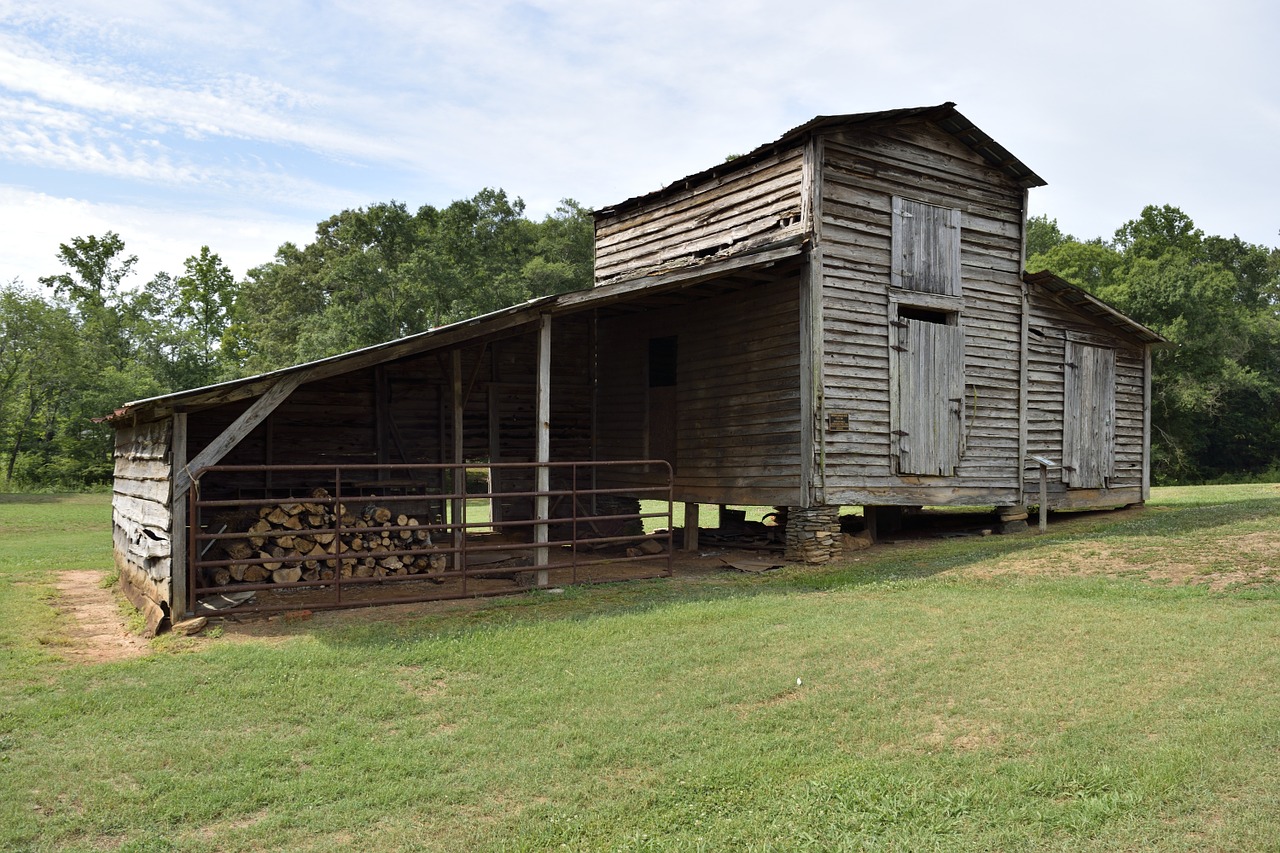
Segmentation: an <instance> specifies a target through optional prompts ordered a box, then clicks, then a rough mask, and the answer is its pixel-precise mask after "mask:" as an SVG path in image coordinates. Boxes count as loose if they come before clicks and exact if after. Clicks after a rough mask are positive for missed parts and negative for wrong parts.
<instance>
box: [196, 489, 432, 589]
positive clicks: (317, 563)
mask: <svg viewBox="0 0 1280 853" xmlns="http://www.w3.org/2000/svg"><path fill="white" fill-rule="evenodd" d="M311 498H312V499H311V500H309V501H285V502H282V503H279V504H272V505H269V506H264V507H262V508H261V509H259V510H258V517H257V520H256V521H254V522H253V523H252V524H249V526H248V528H247V529H246V530H245V531H244V533H245V535H244V536H243V537H242V538H241V537H238V538H234V539H224V540H221V541H222V543H223V550H224V551H225V553H226V559H230V560H236V561H240V560H244V561H250V560H252V561H253V562H234V563H231V564H230V565H228V566H223V567H219V568H217V569H214V570H213V576H212V577H211V578H210V580H211V581H212V582H213V583H214V584H215V585H217V586H225V585H227V584H229V583H232V582H237V583H296V582H297V581H326V580H333V578H334V576H335V574H338V573H340V574H341V577H343V578H352V577H354V578H377V577H388V576H393V575H410V574H424V573H431V572H439V571H442V570H443V569H444V568H445V566H446V565H447V558H446V555H445V554H433V553H427V554H421V553H419V554H396V553H394V552H396V551H425V550H431V549H432V543H431V532H430V531H429V530H424V529H422V528H420V527H419V522H418V519H416V518H413V517H411V516H407V515H404V514H400V515H395V514H393V512H392V511H391V510H390V509H388V508H387V507H385V506H377V505H375V504H368V505H366V506H364V507H363V508H361V509H358V510H357V509H354V508H352V507H349V506H347V505H346V504H343V503H335V502H334V501H333V500H332V499H331V498H330V495H329V493H328V492H327V491H325V490H324V489H316V490H315V491H314V492H312V494H311ZM338 520H340V521H341V528H342V530H341V531H340V532H339V531H337V530H336V529H335V527H336V525H335V521H338Z"/></svg>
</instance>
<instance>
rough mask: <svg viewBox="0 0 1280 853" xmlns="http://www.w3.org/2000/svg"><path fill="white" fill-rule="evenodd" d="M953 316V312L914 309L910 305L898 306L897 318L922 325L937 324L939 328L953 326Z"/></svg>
mask: <svg viewBox="0 0 1280 853" xmlns="http://www.w3.org/2000/svg"><path fill="white" fill-rule="evenodd" d="M955 316H956V315H955V312H954V311H938V310H936V309H933V308H916V307H913V306H911V305H899V306H898V318H899V319H902V320H919V321H920V322H922V323H937V324H938V325H939V326H954V325H955Z"/></svg>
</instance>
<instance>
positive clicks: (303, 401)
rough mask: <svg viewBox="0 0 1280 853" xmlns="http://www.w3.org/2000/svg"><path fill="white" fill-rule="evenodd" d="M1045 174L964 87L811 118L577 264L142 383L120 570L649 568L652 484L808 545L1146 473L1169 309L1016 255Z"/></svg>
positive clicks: (603, 234)
mask: <svg viewBox="0 0 1280 853" xmlns="http://www.w3.org/2000/svg"><path fill="white" fill-rule="evenodd" d="M1042 184H1043V181H1042V180H1041V179H1040V178H1039V177H1038V176H1036V174H1035V173H1034V172H1032V171H1031V170H1030V169H1029V168H1027V167H1026V166H1025V165H1024V164H1023V163H1022V162H1020V161H1019V160H1018V159H1017V158H1015V157H1013V156H1012V155H1011V154H1010V153H1009V152H1008V151H1006V150H1005V149H1004V148H1003V147H1001V146H1000V145H999V144H997V143H996V142H995V141H993V140H992V139H991V138H990V137H989V136H987V135H986V134H984V133H983V132H982V131H980V130H979V129H978V128H977V127H975V126H974V125H973V124H972V123H971V122H969V121H968V120H967V119H966V118H965V117H964V116H962V115H961V114H960V113H959V112H957V111H956V109H955V107H954V105H953V104H950V103H948V104H942V105H939V106H934V107H925V108H916V109H905V110H894V111H889V112H880V113H864V114H857V115H844V116H830V117H820V118H817V119H814V120H813V121H811V122H808V123H807V124H805V125H802V126H800V127H798V128H795V129H794V130H792V131H790V132H788V133H787V134H785V135H784V136H783V137H782V138H780V139H778V140H777V141H775V142H772V143H769V144H767V145H764V146H762V147H760V148H758V149H756V150H755V151H753V152H751V153H750V154H748V155H745V156H743V157H739V158H736V159H734V160H731V161H729V162H726V163H722V164H719V165H717V166H715V167H713V168H711V169H708V170H706V171H704V172H700V173H698V174H695V175H691V176H689V177H687V178H684V179H682V180H680V181H677V182H676V183H673V184H671V185H670V186H668V187H666V188H664V189H662V190H659V191H657V192H654V193H651V194H648V195H645V196H641V197H638V198H633V199H629V200H628V201H625V202H622V203H620V204H617V205H613V206H611V207H608V208H605V209H602V210H600V211H598V212H597V213H596V286H595V287H594V288H592V289H591V290H588V291H582V292H578V293H571V294H565V295H561V296H555V297H547V298H544V299H541V300H535V301H532V302H530V303H527V304H524V305H519V306H515V307H513V308H510V309H506V310H504V311H499V312H496V313H494V314H491V315H487V316H485V317H480V318H476V319H474V320H469V321H466V322H464V323H459V324H455V325H453V326H448V327H444V328H441V329H436V330H432V331H430V332H426V333H423V334H420V335H416V336H413V337H410V338H406V339H403V340H400V341H394V342H390V343H387V344H383V345H381V346H378V347H372V348H369V349H366V350H361V351H358V352H354V353H348V354H345V355H341V356H336V357H334V358H330V359H326V360H324V361H320V362H315V363H312V364H306V365H299V366H296V367H293V368H289V369H287V370H282V371H278V372H276V373H272V374H268V375H265V376H259V377H252V378H249V379H245V380H240V381H237V382H231V383H226V384H224V385H220V386H215V387H212V388H206V389H197V390H195V391H189V392H183V393H179V394H172V395H168V396H166V397H161V398H156V399H152V400H145V401H140V402H136V403H131V404H128V405H126V406H125V407H123V408H122V409H121V410H119V411H118V412H117V413H116V414H115V415H114V416H113V418H112V423H113V424H114V425H115V426H116V428H117V436H118V440H117V457H116V502H115V531H116V558H117V563H118V564H119V566H120V570H121V575H122V577H123V578H125V579H126V581H128V585H130V586H132V588H133V594H134V596H135V599H137V600H138V601H141V602H142V606H144V607H146V608H147V609H148V610H149V611H150V613H151V615H152V621H153V622H154V623H159V622H160V621H161V620H163V619H165V618H168V617H170V615H171V614H172V615H174V616H176V615H177V614H182V613H191V612H195V609H196V607H197V604H198V603H199V601H200V600H203V598H207V597H209V596H211V595H213V594H220V595H227V594H230V593H232V592H235V591H237V590H242V591H246V592H254V591H256V592H262V593H264V595H265V593H266V592H280V591H282V590H299V591H301V593H305V592H309V591H314V590H317V589H324V590H330V591H336V596H335V598H336V599H337V600H336V601H333V602H330V604H331V605H332V606H344V605H350V604H358V603H372V602H373V601H375V600H377V601H383V600H387V598H386V597H385V596H384V597H381V598H379V597H378V596H376V595H375V596H372V597H365V598H361V597H360V595H359V594H358V593H362V592H366V591H368V590H370V589H379V590H381V589H385V588H387V587H388V585H391V584H393V583H396V584H402V586H400V587H398V589H402V590H410V589H416V586H415V585H418V586H420V585H422V584H425V583H432V584H436V585H439V590H438V591H436V592H430V591H428V592H421V591H419V592H416V593H412V594H413V595H421V596H422V597H439V596H440V595H443V594H449V595H474V594H487V593H489V592H495V593H496V592H499V591H504V590H505V589H507V587H503V586H502V584H503V583H511V582H512V581H513V580H514V581H517V582H518V581H521V580H524V581H527V582H529V583H536V584H542V583H547V582H559V580H563V581H564V582H573V581H579V580H584V579H585V580H594V579H605V577H604V576H603V575H602V574H600V573H599V570H600V566H602V565H604V566H606V567H607V566H612V565H615V563H614V560H615V559H619V557H618V556H617V555H616V554H613V555H612V556H602V555H608V554H612V552H610V551H609V550H608V549H609V548H610V547H613V548H615V549H620V550H621V551H622V552H623V553H625V555H626V558H627V559H634V560H636V561H644V560H649V561H650V563H648V564H644V563H643V562H641V563H639V565H641V567H642V568H643V567H644V566H645V565H648V566H650V567H651V568H653V567H656V568H658V569H662V571H657V572H656V573H659V574H661V573H662V572H663V571H669V566H670V562H669V560H670V556H669V555H670V547H671V542H670V541H669V539H668V541H666V542H656V541H655V539H654V537H653V536H652V535H651V534H646V533H645V530H646V529H652V528H653V527H654V526H655V523H658V524H657V526H663V527H665V529H667V530H670V528H671V527H672V524H671V522H672V519H671V518H670V501H671V500H675V501H684V502H686V503H687V504H689V505H695V504H698V503H706V504H719V505H722V506H723V505H727V504H735V505H754V506H778V507H784V508H786V517H787V526H786V544H787V549H788V556H789V557H791V558H793V559H803V560H807V561H811V562H813V561H823V560H826V559H830V558H831V557H832V556H834V555H835V554H838V551H839V545H840V535H839V509H840V507H841V506H842V505H849V504H854V505H861V506H863V507H866V508H868V511H867V517H868V521H869V523H876V522H877V520H880V522H881V523H883V521H884V519H885V518H886V517H887V516H890V515H891V514H892V510H886V509H884V508H900V507H912V506H922V505H980V506H990V507H996V508H999V509H1001V510H1002V511H1003V513H1004V518H1006V519H1017V518H1020V517H1025V516H1023V515H1021V514H1022V513H1024V512H1025V507H1026V505H1027V504H1028V503H1045V504H1047V505H1048V506H1050V507H1054V508H1058V507H1071V508H1082V507H1105V506H1117V505H1123V504H1130V503H1136V502H1140V501H1142V500H1144V499H1145V498H1146V497H1147V494H1148V488H1149V470H1150V450H1149V433H1150V414H1149V412H1150V349H1151V347H1153V346H1155V345H1159V344H1161V343H1162V339H1161V338H1160V337H1159V336H1158V335H1156V334H1154V333H1153V332H1151V331H1150V330H1148V329H1146V328H1145V327H1143V326H1141V325H1140V324H1137V323H1135V322H1133V321H1132V320H1129V319H1127V318H1125V317H1123V316H1122V315H1120V314H1119V313H1117V312H1116V311H1114V310H1113V309H1111V308H1109V307H1108V306H1106V305H1105V304H1103V303H1102V302H1100V301H1098V300H1097V299H1095V298H1093V297H1091V296H1089V295H1088V294H1087V293H1085V292H1084V291H1082V290H1080V289H1079V288H1076V287H1074V286H1073V285H1071V284H1069V283H1067V282H1065V281H1062V280H1061V279H1059V278H1057V277H1055V276H1053V275H1050V274H1047V273H1040V274H1036V275H1028V274H1026V273H1024V271H1023V265H1024V255H1025V251H1024V234H1025V224H1026V210H1027V204H1026V201H1027V190H1028V189H1029V188H1031V187H1035V186H1039V185H1042ZM478 467H482V468H484V469H485V471H487V472H488V479H487V485H486V486H485V488H486V490H487V491H486V492H485V494H484V496H483V497H481V498H479V499H477V498H476V497H475V495H474V493H473V491H472V490H470V489H468V488H466V487H465V486H464V485H463V483H464V482H465V481H466V480H467V470H468V468H478ZM1042 467H1047V468H1048V470H1049V473H1050V474H1051V476H1049V477H1048V480H1049V483H1048V486H1049V488H1048V491H1047V495H1046V499H1045V500H1044V501H1041V499H1040V497H1039V494H1040V491H1039V490H1040V488H1041V486H1040V479H1041V473H1042V471H1041V469H1042ZM193 484H195V487H194V488H193ZM641 499H645V500H646V501H648V500H653V501H656V503H648V502H646V503H645V504H641V503H640V500H641ZM477 500H479V502H480V505H479V508H478V509H469V507H473V506H475V505H476V501H477ZM358 509H359V510H361V512H357V511H356V510H358ZM369 512H372V513H373V515H372V516H371V515H368V513H369ZM468 512H471V513H473V517H471V518H469V517H468ZM384 517H385V518H384ZM300 518H301V519H304V520H301V521H299V520H298V519H300ZM690 518H696V516H692V515H691V516H690ZM646 522H652V523H649V524H648V525H647V527H646V526H645V523H646ZM375 528H377V529H375ZM686 528H688V535H687V536H686V545H687V546H688V545H693V544H694V543H695V542H696V539H697V535H696V523H693V524H692V525H688V524H687V525H686ZM371 530H372V533H371V532H370V531H371ZM379 530H381V532H382V535H381V539H380V542H381V544H378V541H379V540H378V537H377V535H376V534H378V533H379ZM668 536H669V534H668ZM371 537H372V538H371ZM357 540H359V541H357ZM282 542H287V543H288V547H286V546H284V545H282V544H281V543H282ZM371 542H372V544H371ZM664 561H665V562H664ZM557 572H558V573H560V574H556V573H557ZM566 572H568V574H567V575H566V574H565V573H566ZM593 572H595V573H594V574H593ZM606 574H607V572H606ZM344 584H346V585H348V586H349V587H350V589H349V590H348V598H347V599H345V600H342V588H343V586H344ZM335 587H336V588H337V589H336V590H334V588H335ZM297 600H298V601H302V600H304V599H303V598H299V599H297ZM306 600H307V601H310V599H306ZM400 600H412V599H405V597H404V596H403V595H402V596H401V599H400ZM279 606H280V607H286V606H299V605H297V604H293V605H290V604H288V603H284V604H280V605H279ZM307 606H311V605H310V604H308V605H307ZM320 606H329V604H322V605H320Z"/></svg>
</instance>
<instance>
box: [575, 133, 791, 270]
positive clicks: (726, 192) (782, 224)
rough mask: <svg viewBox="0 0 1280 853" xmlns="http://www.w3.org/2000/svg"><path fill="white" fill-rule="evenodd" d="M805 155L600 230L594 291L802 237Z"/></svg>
mask: <svg viewBox="0 0 1280 853" xmlns="http://www.w3.org/2000/svg"><path fill="white" fill-rule="evenodd" d="M802 159H803V158H802V156H801V151H800V150H799V149H789V150H787V151H783V152H780V153H778V154H774V155H771V156H769V157H767V158H765V159H763V160H761V161H760V162H758V163H753V164H751V165H750V166H747V167H745V168H743V169H740V170H738V171H735V172H732V173H731V174H728V175H725V176H723V177H720V178H714V179H711V180H709V181H704V182H702V183H699V184H697V185H696V186H692V187H690V188H689V189H686V190H683V191H681V192H678V193H674V194H668V195H664V196H662V197H661V198H659V199H657V200H654V201H651V202H648V203H645V204H641V205H640V206H639V207H635V208H629V209H626V210H624V211H623V212H621V213H617V214H615V215H613V216H606V217H601V218H599V219H598V220H597V222H596V283H597V284H603V283H606V282H609V281H616V280H623V279H628V278H632V277H634V276H638V275H652V274H656V273H660V272H665V271H668V270H671V269H675V268H678V267H681V266H685V265H688V264H692V263H696V262H698V261H699V260H702V259H704V258H707V257H711V256H716V257H725V256H728V255H731V254H734V253H736V252H741V251H747V250H749V249H751V248H754V247H757V246H760V245H762V244H764V243H768V242H772V241H774V240H779V239H783V238H785V237H787V236H789V235H793V234H799V233H802V231H803V230H804V228H805V225H804V224H803V223H801V215H800V214H801V211H800V185H801V173H802V167H801V161H802Z"/></svg>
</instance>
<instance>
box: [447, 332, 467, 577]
mask: <svg viewBox="0 0 1280 853" xmlns="http://www.w3.org/2000/svg"><path fill="white" fill-rule="evenodd" d="M450 355H452V356H453V371H452V373H453V382H452V394H451V399H452V403H453V407H452V408H453V458H452V462H453V464H454V466H455V467H454V468H453V477H452V480H453V493H454V494H456V495H462V497H461V498H454V499H453V501H452V503H451V508H450V511H449V515H450V519H449V521H450V523H451V524H452V525H453V547H454V548H455V549H456V550H455V551H454V552H453V568H454V571H461V570H462V568H463V567H464V561H463V555H462V546H463V539H464V537H465V536H466V531H465V530H464V529H463V527H462V521H463V516H464V515H465V514H466V506H465V505H466V501H467V498H466V494H467V469H466V468H465V467H463V462H464V461H466V460H465V459H464V458H463V452H464V444H463V438H464V436H463V434H462V431H463V429H464V428H465V424H464V423H463V417H462V415H463V405H464V402H465V401H464V400H463V399H462V351H461V350H457V349H455V350H454V351H453V352H452V353H450Z"/></svg>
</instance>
